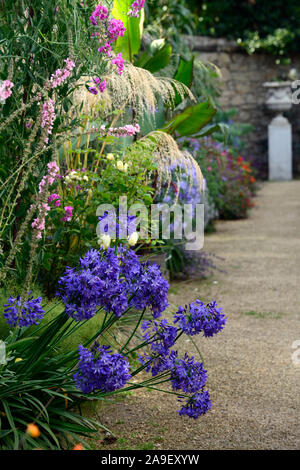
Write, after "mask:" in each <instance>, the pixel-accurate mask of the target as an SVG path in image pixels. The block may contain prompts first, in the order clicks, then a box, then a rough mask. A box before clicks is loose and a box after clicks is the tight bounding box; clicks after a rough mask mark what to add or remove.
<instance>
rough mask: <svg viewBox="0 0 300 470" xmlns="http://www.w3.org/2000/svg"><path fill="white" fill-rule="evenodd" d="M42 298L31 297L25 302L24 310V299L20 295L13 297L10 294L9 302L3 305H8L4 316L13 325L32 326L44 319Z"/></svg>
mask: <svg viewBox="0 0 300 470" xmlns="http://www.w3.org/2000/svg"><path fill="white" fill-rule="evenodd" d="M41 302H42V298H41V297H37V298H36V299H34V298H33V297H29V298H28V299H27V300H25V302H24V303H23V307H22V311H20V309H21V305H22V299H21V297H20V296H18V297H12V296H10V297H9V299H8V301H7V304H5V305H3V306H4V307H7V308H6V309H4V313H3V316H4V318H5V320H6V323H8V324H9V325H10V326H11V327H15V326H16V325H18V326H20V327H21V326H31V325H37V324H38V322H39V321H41V320H42V318H43V316H44V313H45V311H44V310H43V309H42V307H41Z"/></svg>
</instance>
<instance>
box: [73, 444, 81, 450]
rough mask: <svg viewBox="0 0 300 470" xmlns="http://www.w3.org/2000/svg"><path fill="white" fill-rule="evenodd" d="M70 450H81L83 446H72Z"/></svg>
mask: <svg viewBox="0 0 300 470" xmlns="http://www.w3.org/2000/svg"><path fill="white" fill-rule="evenodd" d="M72 450H83V445H82V444H76V446H74V447H73V449H72Z"/></svg>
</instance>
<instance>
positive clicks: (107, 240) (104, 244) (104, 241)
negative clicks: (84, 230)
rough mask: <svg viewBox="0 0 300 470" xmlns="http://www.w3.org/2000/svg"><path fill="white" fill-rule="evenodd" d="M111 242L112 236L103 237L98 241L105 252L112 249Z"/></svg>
mask: <svg viewBox="0 0 300 470" xmlns="http://www.w3.org/2000/svg"><path fill="white" fill-rule="evenodd" d="M110 242H111V238H110V235H102V236H101V238H99V240H98V243H99V245H101V246H102V247H103V248H104V249H105V250H106V249H107V248H109V247H110Z"/></svg>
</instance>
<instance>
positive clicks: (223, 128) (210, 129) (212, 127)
mask: <svg viewBox="0 0 300 470" xmlns="http://www.w3.org/2000/svg"><path fill="white" fill-rule="evenodd" d="M215 132H219V133H221V134H222V136H223V138H224V141H225V142H226V141H227V140H228V137H229V126H228V124H225V123H223V122H220V123H219V124H209V125H208V126H205V127H204V128H203V129H202V130H201V131H200V132H199V134H196V135H195V136H194V137H198V138H201V137H205V136H207V135H211V134H214V133H215Z"/></svg>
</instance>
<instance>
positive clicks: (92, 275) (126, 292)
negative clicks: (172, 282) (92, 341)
mask: <svg viewBox="0 0 300 470" xmlns="http://www.w3.org/2000/svg"><path fill="white" fill-rule="evenodd" d="M168 288H169V284H168V282H167V281H166V280H165V279H164V277H163V275H162V273H161V271H160V269H159V266H157V265H149V264H148V263H141V262H140V260H139V257H138V256H137V255H136V254H135V252H134V251H133V250H130V249H129V250H128V249H126V248H124V247H123V246H120V247H118V249H117V252H115V250H114V249H113V248H108V249H106V250H105V249H103V248H101V249H100V250H98V251H96V250H93V249H92V250H90V251H89V252H88V253H86V255H85V256H84V257H83V258H81V259H80V260H79V267H78V268H67V269H66V272H65V274H64V275H63V276H62V277H61V279H60V280H59V289H58V293H57V295H58V296H59V297H60V298H61V299H62V301H63V303H64V304H65V307H66V313H67V315H68V316H70V317H72V318H74V319H75V320H77V321H80V320H88V319H89V318H91V317H93V316H94V315H95V314H96V312H97V309H98V308H100V307H101V308H103V309H104V310H105V311H106V312H109V313H114V314H115V315H116V316H117V317H120V316H121V315H122V314H123V313H124V312H125V311H126V310H127V309H128V308H136V309H138V310H142V309H144V308H150V309H151V310H152V313H153V316H154V317H155V318H156V317H157V316H159V315H160V314H161V312H163V311H164V310H165V309H166V307H167V306H168V295H167V294H168Z"/></svg>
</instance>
